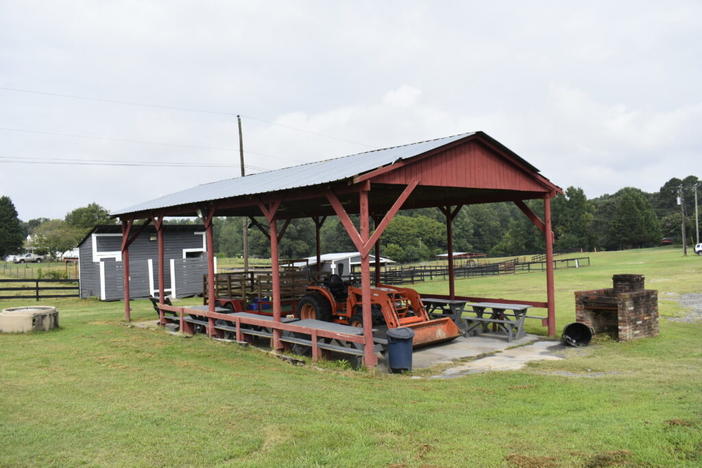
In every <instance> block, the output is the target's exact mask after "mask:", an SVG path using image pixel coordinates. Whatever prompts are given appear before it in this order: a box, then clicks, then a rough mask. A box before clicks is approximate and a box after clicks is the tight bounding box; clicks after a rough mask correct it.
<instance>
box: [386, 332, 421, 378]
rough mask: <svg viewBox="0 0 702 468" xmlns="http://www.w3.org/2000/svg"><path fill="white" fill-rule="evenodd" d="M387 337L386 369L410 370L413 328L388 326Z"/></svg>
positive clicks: (396, 370) (394, 370) (392, 370)
mask: <svg viewBox="0 0 702 468" xmlns="http://www.w3.org/2000/svg"><path fill="white" fill-rule="evenodd" d="M387 337H388V354H387V356H388V369H389V370H390V372H393V373H397V372H402V371H411V370H412V339H413V338H414V330H412V329H411V328H390V329H389V330H388V333H387Z"/></svg>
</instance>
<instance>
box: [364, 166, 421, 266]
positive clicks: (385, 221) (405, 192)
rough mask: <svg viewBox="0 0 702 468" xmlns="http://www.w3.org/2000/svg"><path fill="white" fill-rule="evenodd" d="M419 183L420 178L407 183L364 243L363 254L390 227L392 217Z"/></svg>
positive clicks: (366, 252)
mask: <svg viewBox="0 0 702 468" xmlns="http://www.w3.org/2000/svg"><path fill="white" fill-rule="evenodd" d="M417 185H419V179H415V180H413V181H412V182H411V183H410V184H409V185H407V187H405V189H404V190H403V191H402V193H401V194H400V196H399V197H398V198H397V200H395V203H393V205H392V207H390V209H389V210H388V212H387V213H386V214H385V216H384V217H383V220H382V221H381V222H380V224H379V225H378V226H377V227H376V228H375V230H374V231H373V234H372V235H371V236H370V238H369V239H368V240H367V241H366V242H365V244H364V245H363V250H362V251H361V255H364V254H368V252H370V249H371V248H373V245H374V244H375V242H376V241H377V240H378V239H380V236H381V235H382V234H383V231H385V228H386V227H388V224H390V221H392V218H394V217H395V215H396V214H397V212H398V211H400V208H402V205H403V204H404V203H405V202H406V201H407V199H408V198H409V196H410V195H411V194H412V192H413V191H414V189H415V188H416V187H417Z"/></svg>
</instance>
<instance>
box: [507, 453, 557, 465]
mask: <svg viewBox="0 0 702 468" xmlns="http://www.w3.org/2000/svg"><path fill="white" fill-rule="evenodd" d="M505 461H506V462H507V463H508V465H509V466H514V467H517V468H551V467H556V466H558V463H557V461H556V459H555V458H554V457H537V456H532V455H521V454H519V453H512V454H510V455H507V456H506V457H505Z"/></svg>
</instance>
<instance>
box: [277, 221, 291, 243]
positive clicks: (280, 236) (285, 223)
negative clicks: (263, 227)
mask: <svg viewBox="0 0 702 468" xmlns="http://www.w3.org/2000/svg"><path fill="white" fill-rule="evenodd" d="M290 221H292V219H291V218H288V219H286V220H285V222H284V223H283V227H282V228H280V231H278V242H280V241H281V240H282V239H283V236H284V235H285V230H286V229H288V226H289V225H290Z"/></svg>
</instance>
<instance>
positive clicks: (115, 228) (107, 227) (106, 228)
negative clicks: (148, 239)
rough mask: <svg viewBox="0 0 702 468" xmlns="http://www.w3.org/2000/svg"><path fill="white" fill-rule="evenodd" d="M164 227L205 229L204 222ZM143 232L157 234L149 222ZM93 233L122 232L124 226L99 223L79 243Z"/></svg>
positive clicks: (185, 229) (170, 230) (192, 229)
mask: <svg viewBox="0 0 702 468" xmlns="http://www.w3.org/2000/svg"><path fill="white" fill-rule="evenodd" d="M163 228H164V230H165V232H200V231H204V230H205V226H204V225H202V224H164V225H163ZM143 232H145V233H148V234H155V233H156V228H155V227H154V226H153V225H152V224H149V225H148V226H146V227H145V228H144V230H143ZM93 234H122V226H121V225H119V224H98V225H97V226H95V227H94V228H92V229H91V230H90V232H89V233H87V234H86V235H85V237H83V239H81V241H80V242H78V245H81V244H82V243H83V242H85V241H86V240H88V238H89V237H90V236H91V235H93Z"/></svg>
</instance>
